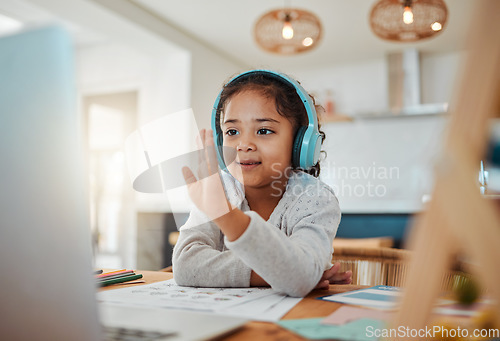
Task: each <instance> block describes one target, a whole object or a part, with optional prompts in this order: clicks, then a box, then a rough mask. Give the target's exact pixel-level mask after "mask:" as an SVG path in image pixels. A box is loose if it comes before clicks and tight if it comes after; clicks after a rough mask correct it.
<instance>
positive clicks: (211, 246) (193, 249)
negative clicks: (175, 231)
mask: <svg viewBox="0 0 500 341" xmlns="http://www.w3.org/2000/svg"><path fill="white" fill-rule="evenodd" d="M200 216H201V213H200V212H199V211H197V210H196V209H195V210H193V212H191V215H190V218H189V220H188V223H186V225H184V226H183V227H182V228H181V229H180V234H179V239H178V241H177V243H176V245H175V247H174V252H173V257H172V263H173V269H174V279H175V281H176V283H177V284H178V285H185V286H201V287H248V286H249V285H250V274H251V269H250V268H249V267H248V266H247V265H245V263H243V262H242V261H241V260H240V259H239V258H238V257H236V256H235V255H234V253H233V252H232V251H230V250H224V247H223V245H224V242H223V239H222V236H221V232H220V229H219V228H218V227H217V226H216V225H215V224H214V223H212V222H203V223H200V224H197V223H198V222H199V221H200V219H197V218H199V217H200Z"/></svg>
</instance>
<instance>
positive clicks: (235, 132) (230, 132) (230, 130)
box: [226, 129, 238, 136]
mask: <svg viewBox="0 0 500 341" xmlns="http://www.w3.org/2000/svg"><path fill="white" fill-rule="evenodd" d="M236 134H238V131H237V130H236V129H228V130H226V135H228V136H233V135H236Z"/></svg>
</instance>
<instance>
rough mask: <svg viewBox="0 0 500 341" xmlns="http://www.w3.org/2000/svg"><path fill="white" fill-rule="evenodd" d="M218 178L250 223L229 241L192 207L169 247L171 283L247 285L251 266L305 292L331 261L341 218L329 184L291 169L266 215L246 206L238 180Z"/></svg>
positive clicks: (277, 284)
mask: <svg viewBox="0 0 500 341" xmlns="http://www.w3.org/2000/svg"><path fill="white" fill-rule="evenodd" d="M223 181H224V185H225V187H226V192H227V195H228V199H229V200H230V202H231V203H232V204H233V205H235V206H237V207H239V208H240V209H241V210H242V211H243V212H245V214H247V215H248V216H249V217H250V219H251V220H250V224H249V226H248V228H247V229H246V230H245V232H244V233H243V234H242V235H241V236H240V237H239V238H238V239H237V240H235V241H233V242H230V241H228V240H227V239H226V238H225V237H224V235H223V234H222V232H221V231H220V229H219V228H218V227H217V225H215V224H214V223H213V222H211V221H209V220H208V219H207V217H206V216H205V215H204V214H203V213H202V212H200V211H199V210H196V209H195V210H192V211H191V214H190V216H189V219H188V221H187V222H186V224H185V225H184V226H182V227H181V228H180V235H179V239H178V241H177V244H176V245H175V248H174V252H173V269H174V279H175V281H176V283H177V284H178V285H185V286H201V287H248V286H249V285H250V273H251V271H252V270H254V271H255V272H256V273H257V274H259V275H260V276H261V277H262V278H263V279H264V280H265V281H266V282H267V283H269V284H270V285H271V287H272V288H273V289H275V290H277V291H279V292H282V293H285V294H288V295H290V296H296V297H302V296H305V295H307V294H308V293H309V292H310V291H311V290H312V289H313V288H314V287H315V286H316V284H317V283H318V281H319V279H320V278H321V276H322V274H323V271H324V270H326V269H327V268H328V267H329V266H331V259H332V252H333V248H332V242H333V238H334V237H335V234H336V233H337V228H338V225H339V222H340V208H339V204H338V201H337V198H336V197H335V194H334V193H333V190H332V189H331V188H330V187H329V186H327V185H326V184H324V183H323V182H321V181H320V180H318V179H316V178H314V177H313V176H310V175H309V174H306V173H304V172H294V173H293V174H292V176H291V177H290V178H289V180H288V184H287V186H286V190H285V193H283V196H282V198H281V200H280V201H279V203H278V205H277V206H276V208H275V209H274V211H273V212H272V214H271V216H270V217H269V220H268V221H265V220H264V219H263V218H262V217H261V216H260V215H259V214H257V213H256V212H253V211H251V210H250V208H249V207H248V203H247V201H246V200H245V199H244V195H243V189H242V187H241V184H239V183H238V182H237V181H236V180H235V179H234V178H232V177H231V176H230V175H228V174H224V176H223Z"/></svg>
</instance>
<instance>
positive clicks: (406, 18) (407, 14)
mask: <svg viewBox="0 0 500 341" xmlns="http://www.w3.org/2000/svg"><path fill="white" fill-rule="evenodd" d="M403 22H404V23H405V24H407V25H409V24H411V23H412V22H413V12H412V11H411V7H410V6H406V7H405V11H404V12H403Z"/></svg>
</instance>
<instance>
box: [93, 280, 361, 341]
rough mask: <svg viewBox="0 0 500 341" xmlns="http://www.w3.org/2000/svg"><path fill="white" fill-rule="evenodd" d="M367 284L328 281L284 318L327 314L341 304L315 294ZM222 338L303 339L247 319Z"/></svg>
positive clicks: (113, 286)
mask: <svg viewBox="0 0 500 341" xmlns="http://www.w3.org/2000/svg"><path fill="white" fill-rule="evenodd" d="M136 273H138V274H142V275H143V276H144V280H145V281H146V283H145V284H151V283H155V282H160V281H166V280H168V279H171V278H172V277H173V275H172V273H171V272H159V271H136ZM139 285H143V284H121V285H111V286H108V287H104V288H101V289H99V290H102V291H104V290H113V289H118V288H126V287H130V286H139ZM361 288H366V286H359V285H330V289H329V290H314V291H313V292H311V293H310V294H309V295H307V296H306V297H305V298H304V299H302V300H301V301H300V302H299V303H298V304H297V305H296V306H295V307H293V309H292V310H290V311H289V312H288V313H287V314H286V315H285V316H284V317H283V319H297V318H312V317H326V316H328V315H329V314H331V313H332V312H334V311H335V310H336V309H337V308H338V307H340V306H341V304H339V303H334V302H325V301H321V300H317V299H315V298H316V297H320V296H325V295H332V294H338V293H341V292H345V291H351V290H356V289H361ZM221 340H227V341H232V340H238V341H241V340H243V341H244V340H251V341H254V340H280V341H282V340H304V339H303V338H302V337H300V336H297V335H296V334H294V333H292V332H290V331H288V330H286V329H283V328H281V327H280V326H278V325H277V324H275V323H270V322H254V321H251V322H248V323H247V324H246V325H245V326H244V327H243V328H241V329H239V330H237V331H236V332H235V333H233V334H231V335H229V336H226V337H224V338H222V339H221Z"/></svg>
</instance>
